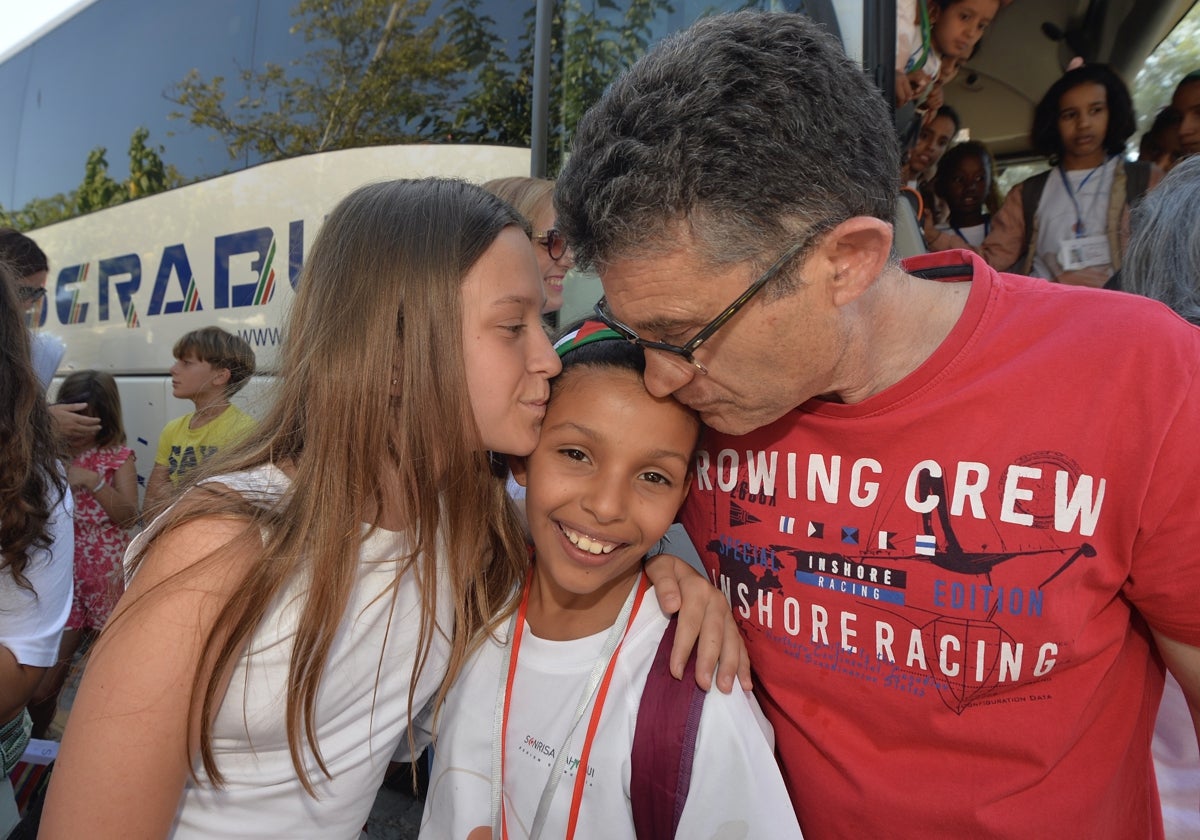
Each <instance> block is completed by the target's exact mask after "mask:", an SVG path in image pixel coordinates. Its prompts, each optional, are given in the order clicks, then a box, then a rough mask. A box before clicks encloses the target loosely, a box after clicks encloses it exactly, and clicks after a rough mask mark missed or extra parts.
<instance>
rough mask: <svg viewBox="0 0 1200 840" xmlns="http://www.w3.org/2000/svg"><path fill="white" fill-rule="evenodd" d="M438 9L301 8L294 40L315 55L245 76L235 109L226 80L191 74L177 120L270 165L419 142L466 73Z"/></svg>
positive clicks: (381, 1)
mask: <svg viewBox="0 0 1200 840" xmlns="http://www.w3.org/2000/svg"><path fill="white" fill-rule="evenodd" d="M430 2H431V0H400V1H399V2H391V0H301V1H300V2H299V3H297V5H296V6H295V8H294V9H293V10H292V16H293V18H295V20H296V23H295V24H293V26H292V33H293V34H297V33H298V34H299V35H301V36H302V37H303V38H304V40H305V42H306V43H307V44H309V45H310V48H309V49H308V50H307V51H306V52H305V53H304V55H303V56H302V57H301V58H300V59H297V60H296V61H295V62H293V63H292V65H291V66H289V67H283V66H281V65H278V64H273V63H267V64H266V65H265V66H264V67H263V68H262V69H258V70H256V69H251V68H247V69H243V70H242V71H241V73H240V78H239V81H240V86H241V87H242V88H243V89H244V90H245V93H244V94H243V95H241V96H239V97H238V98H237V99H236V100H234V99H232V98H231V96H230V95H229V93H228V91H227V90H226V81H225V78H224V77H223V76H214V77H213V78H211V79H203V78H201V77H200V75H199V73H197V72H196V71H192V72H191V73H189V74H188V75H187V77H186V78H184V79H183V81H181V82H180V83H179V84H177V85H175V86H173V87H172V88H171V89H170V90H169V91H168V92H167V99H168V100H170V101H171V102H174V103H175V104H176V105H178V106H179V107H180V108H181V109H183V110H181V111H174V112H172V113H171V117H172V118H175V119H186V120H187V121H188V122H189V123H190V124H191V125H193V126H196V127H199V128H207V129H210V130H212V131H214V132H216V134H217V135H218V136H220V138H221V139H222V140H223V141H224V143H225V146H226V148H227V150H228V151H229V156H230V158H232V159H234V160H237V159H239V158H241V157H242V156H243V155H245V154H247V153H253V154H255V155H258V156H259V157H261V158H263V159H264V160H276V159H279V158H287V157H293V156H296V155H302V154H309V153H312V152H321V151H328V150H331V149H345V148H352V147H357V146H372V145H378V144H382V143H396V142H406V141H415V140H420V139H422V137H423V135H422V130H421V129H422V127H423V126H426V125H428V124H429V122H430V120H429V114H430V113H431V112H436V111H437V110H438V109H440V108H441V107H442V106H443V104H444V101H445V98H446V94H447V93H448V92H449V90H451V89H452V88H453V87H454V79H453V77H454V74H455V73H456V72H457V71H458V69H459V66H460V65H459V62H458V61H457V60H456V57H455V48H454V47H453V46H452V45H450V44H447V43H446V42H445V39H444V38H442V37H441V35H442V28H443V21H442V19H441V18H438V17H432V18H431V17H430V16H429V10H430Z"/></svg>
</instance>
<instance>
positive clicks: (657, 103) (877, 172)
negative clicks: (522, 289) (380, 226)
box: [555, 11, 900, 268]
mask: <svg viewBox="0 0 1200 840" xmlns="http://www.w3.org/2000/svg"><path fill="white" fill-rule="evenodd" d="M899 171H900V160H899V148H898V143H897V140H896V137H895V134H894V132H893V129H892V121H891V117H890V114H889V112H888V108H887V103H886V101H885V100H884V98H883V97H882V96H881V95H880V93H879V91H878V90H877V89H876V88H874V87H873V86H872V84H871V83H870V81H869V80H868V79H867V77H866V76H865V75H864V73H863V71H862V70H861V69H860V68H859V67H858V66H857V65H856V64H855V63H854V62H853V61H851V60H850V59H849V58H847V57H846V55H845V53H844V52H843V50H842V46H841V44H840V43H839V42H838V41H837V40H836V39H835V38H833V37H832V36H831V35H829V34H828V33H827V32H825V31H824V30H823V29H822V28H821V27H820V26H818V25H817V24H816V23H814V22H812V21H811V20H809V19H808V18H806V17H804V16H802V15H800V14H797V13H791V12H762V11H743V12H737V13H734V14H721V15H713V16H712V17H708V18H705V19H703V20H700V21H699V22H697V23H695V24H693V25H692V26H691V27H689V28H688V29H686V30H684V31H682V32H679V33H676V34H675V35H672V36H671V37H669V38H667V39H665V40H664V41H663V42H661V43H660V44H659V45H658V46H657V47H655V48H654V49H653V50H652V51H650V52H649V53H647V54H646V55H645V56H643V57H642V58H641V59H640V60H639V61H637V62H636V63H635V64H634V65H633V66H632V67H631V68H630V69H629V71H628V72H626V73H625V74H624V75H622V76H621V77H620V78H618V79H617V80H616V81H615V82H614V83H613V84H612V85H611V86H610V87H609V89H608V90H607V91H606V92H605V94H604V96H603V97H602V98H601V99H600V101H599V102H597V103H596V104H595V105H594V106H593V107H592V108H591V109H590V110H589V111H588V112H587V114H585V115H584V117H583V119H582V120H581V121H580V123H579V126H578V129H577V130H576V133H575V138H574V142H573V146H572V150H571V157H570V160H569V161H568V163H567V165H566V167H565V168H564V170H563V172H562V174H561V175H560V176H559V179H558V187H557V191H556V193H555V204H556V207H557V211H558V223H559V227H560V228H562V229H563V230H564V232H565V233H566V236H567V239H568V240H569V241H570V242H571V246H572V248H573V249H574V251H575V257H576V260H577V261H578V262H580V263H581V264H583V265H586V266H590V267H596V268H602V267H603V266H604V264H606V263H609V262H612V261H613V260H614V259H618V258H625V257H635V256H645V255H646V254H649V253H653V252H656V251H662V250H670V249H671V248H672V242H671V238H672V237H673V236H678V235H679V234H681V233H687V234H690V235H691V236H693V237H695V239H696V241H697V242H698V243H699V246H700V248H701V250H702V252H703V253H701V254H700V256H701V257H703V258H705V259H706V260H707V261H708V262H709V263H710V264H714V265H721V264H730V263H734V262H739V261H742V260H746V259H756V260H759V261H762V262H766V263H769V262H770V261H772V260H773V259H774V257H775V256H777V255H778V253H779V252H781V251H783V250H784V249H785V248H786V247H787V246H788V245H790V244H791V243H792V242H794V241H796V240H797V238H799V237H801V236H805V235H808V234H809V233H810V232H812V231H814V230H818V231H819V230H824V229H828V228H831V227H833V226H835V225H837V224H839V223H840V222H842V221H845V220H846V219H848V218H851V217H853V216H874V217H876V218H880V219H883V220H884V221H887V222H891V220H892V214H893V212H894V204H895V200H896V196H897V193H898V189H899Z"/></svg>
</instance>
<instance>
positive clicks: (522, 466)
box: [508, 455, 529, 487]
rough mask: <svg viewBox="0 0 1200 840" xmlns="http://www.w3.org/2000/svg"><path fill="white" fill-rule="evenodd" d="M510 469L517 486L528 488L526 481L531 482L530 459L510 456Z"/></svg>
mask: <svg viewBox="0 0 1200 840" xmlns="http://www.w3.org/2000/svg"><path fill="white" fill-rule="evenodd" d="M508 468H509V469H510V470H511V471H512V474H513V478H514V479H515V480H516V482H517V484H520V485H521V486H522V487H526V486H528V485H526V483H525V482H526V481H528V480H529V459H528V458H524V457H521V456H518V455H509V456H508Z"/></svg>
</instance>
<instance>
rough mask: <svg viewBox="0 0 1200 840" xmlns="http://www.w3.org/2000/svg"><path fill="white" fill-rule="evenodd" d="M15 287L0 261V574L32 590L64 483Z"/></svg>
mask: <svg viewBox="0 0 1200 840" xmlns="http://www.w3.org/2000/svg"><path fill="white" fill-rule="evenodd" d="M15 286H16V280H15V278H14V275H13V272H12V269H11V268H9V266H8V265H7V264H5V263H4V262H3V261H2V260H0V574H9V575H12V577H13V579H14V580H15V581H16V582H17V585H18V586H22V587H25V588H27V589H28V588H30V586H29V581H28V579H27V578H26V577H25V566H26V565H27V563H28V562H29V554H30V552H32V551H34V550H36V549H46V548H49V547H50V543H51V542H52V537H51V535H50V531H49V529H48V527H47V526H48V524H49V521H50V516H51V513H52V512H53V510H54V506H55V504H56V503H57V499H59V498H61V497H62V495H63V494H64V493H65V492H66V484H65V482H64V481H63V479H62V474H61V472H60V471H59V465H58V444H57V442H56V440H55V437H54V427H53V424H52V421H51V419H50V411H49V409H48V408H47V406H46V397H45V394H44V393H43V392H42V386H41V383H39V382H38V379H37V375H36V374H35V373H34V372H33V361H32V359H31V355H30V349H29V332H28V331H27V330H26V329H25V324H24V322H23V319H22V317H21V308H20V306H19V305H18V303H17V296H16V292H15V290H14V287H15Z"/></svg>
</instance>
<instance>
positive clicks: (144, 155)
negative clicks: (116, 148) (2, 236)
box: [0, 126, 183, 230]
mask: <svg viewBox="0 0 1200 840" xmlns="http://www.w3.org/2000/svg"><path fill="white" fill-rule="evenodd" d="M149 139H150V131H149V129H147V128H145V127H144V126H138V127H137V128H136V129H135V130H134V132H133V135H132V136H131V137H130V138H129V177H128V178H127V179H126V180H125V181H116V180H114V179H113V178H112V177H111V176H110V175H109V174H108V149H106V148H105V147H104V146H97V147H96V148H94V149H92V150H91V151H90V152H88V156H87V162H86V163H85V164H84V169H83V181H82V182H80V184H79V186H78V187H76V188H75V189H73V190H71V191H70V192H69V193H59V194H58V195H54V196H51V197H50V198H35V199H33V200H32V201H30V202H29V203H28V204H26V205H25V206H24V207H22V208H21V209H20V210H15V211H12V212H8V211H6V210H5V209H4V208H3V207H0V224H5V225H8V226H10V227H15V228H17V229H18V230H33V229H34V228H39V227H45V226H46V225H51V224H54V223H55V222H61V221H65V220H66V219H71V218H74V217H75V216H79V215H82V214H84V213H90V212H92V211H93V210H103V209H104V208H105V207H112V206H114V205H117V204H121V203H123V202H126V201H129V200H130V199H134V198H141V197H142V196H147V195H153V194H154V193H159V192H163V191H165V190H169V189H171V188H173V187H177V186H179V185H180V184H181V183H183V178H182V177H181V176H180V174H179V171H178V170H177V169H175V167H173V166H167V165H166V164H164V163H163V159H162V154H163V147H162V146H151V145H147V141H148V140H149Z"/></svg>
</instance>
